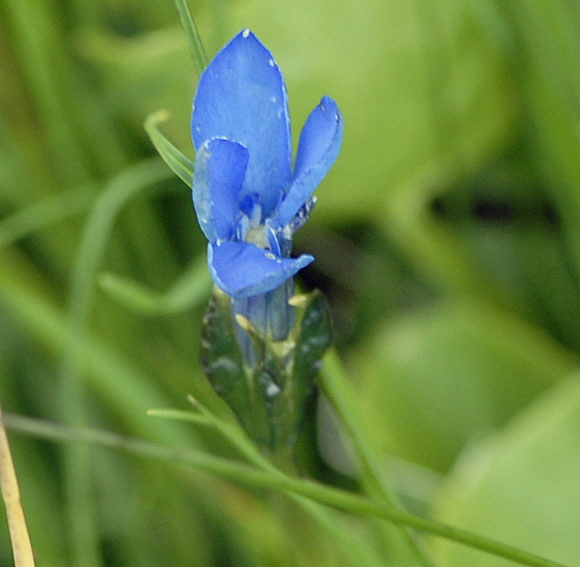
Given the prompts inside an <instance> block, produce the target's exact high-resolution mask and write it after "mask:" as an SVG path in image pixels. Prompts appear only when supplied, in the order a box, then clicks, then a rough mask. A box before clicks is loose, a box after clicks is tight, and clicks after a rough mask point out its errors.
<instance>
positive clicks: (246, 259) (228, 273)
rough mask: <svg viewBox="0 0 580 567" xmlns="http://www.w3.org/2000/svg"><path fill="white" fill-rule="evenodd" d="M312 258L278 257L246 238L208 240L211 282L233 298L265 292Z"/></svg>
mask: <svg viewBox="0 0 580 567" xmlns="http://www.w3.org/2000/svg"><path fill="white" fill-rule="evenodd" d="M313 260H314V258H313V257H312V256H310V255H308V254H303V255H302V256H300V257H299V258H295V259H294V258H278V257H276V256H274V254H272V253H271V252H268V251H267V250H263V249H261V248H258V247H257V246H256V245H254V244H250V243H248V242H224V243H223V244H221V245H217V244H209V246H208V263H209V271H210V273H211V276H212V278H213V281H214V282H215V284H216V285H217V286H218V287H219V288H221V289H222V290H223V291H225V292H226V293H227V294H228V295H230V296H232V297H236V298H240V297H249V296H252V295H258V294H260V293H267V292H268V291H272V290H273V289H275V288H277V287H278V286H279V285H281V284H282V283H284V282H285V281H286V280H287V279H288V278H291V277H292V276H293V275H294V274H295V273H296V272H298V271H299V270H301V269H302V268H304V267H305V266H307V265H308V264H310V262H312V261H313Z"/></svg>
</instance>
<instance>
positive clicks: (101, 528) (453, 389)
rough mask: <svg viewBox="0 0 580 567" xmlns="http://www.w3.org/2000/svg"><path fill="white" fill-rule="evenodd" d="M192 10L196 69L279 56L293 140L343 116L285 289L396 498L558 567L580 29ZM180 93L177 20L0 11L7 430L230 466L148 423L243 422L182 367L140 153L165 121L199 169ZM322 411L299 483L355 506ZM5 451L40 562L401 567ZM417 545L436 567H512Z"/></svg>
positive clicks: (259, 1)
mask: <svg viewBox="0 0 580 567" xmlns="http://www.w3.org/2000/svg"><path fill="white" fill-rule="evenodd" d="M191 9H192V12H193V14H194V16H195V18H196V21H197V23H198V26H199V29H200V32H201V37H202V39H203V41H204V44H205V49H206V52H207V53H208V54H209V55H211V54H213V53H214V52H215V51H216V49H218V48H219V47H220V46H221V45H222V44H223V43H224V42H225V41H226V40H227V39H229V38H230V37H231V36H232V35H233V34H234V33H236V32H237V31H238V30H239V29H241V28H242V27H250V28H252V29H253V31H255V32H256V34H257V35H258V36H259V37H260V38H261V40H262V41H264V43H265V44H266V45H268V47H269V48H270V49H271V50H272V52H273V53H274V54H275V56H276V58H277V60H278V63H279V64H280V66H281V68H282V69H283V71H284V73H285V76H286V80H287V83H288V90H289V97H290V108H291V114H292V119H293V124H295V128H294V134H295V138H296V137H297V136H296V134H297V131H298V125H300V124H302V123H303V121H304V118H305V117H306V115H307V113H308V111H309V110H310V109H311V108H312V107H313V106H314V104H315V103H316V102H317V101H318V99H319V98H320V97H321V96H322V95H323V94H328V95H330V96H332V97H333V98H334V99H335V100H337V101H338V103H339V105H340V107H341V110H342V112H343V115H344V118H345V139H344V145H343V149H342V153H341V155H340V157H339V160H338V162H337V164H336V165H335V167H334V168H333V170H332V172H331V174H330V175H329V176H328V178H327V179H326V180H325V181H324V182H323V184H322V185H321V187H320V188H319V190H318V191H317V195H318V197H319V203H318V205H317V207H316V209H315V210H314V212H313V214H312V217H311V220H310V221H309V223H308V224H307V225H306V226H305V227H304V228H303V229H302V230H301V231H300V232H299V233H298V234H297V238H296V248H297V249H299V250H300V251H302V250H303V251H307V252H310V253H313V254H314V255H315V256H316V258H317V261H316V263H315V264H314V265H313V266H312V268H309V269H308V270H306V271H305V273H304V274H303V277H302V284H303V286H304V287H305V288H310V287H313V286H317V287H320V288H321V289H322V290H323V291H324V292H325V293H326V295H327V297H328V299H329V301H330V305H331V311H332V313H333V317H334V322H335V341H336V344H337V345H338V348H339V352H340V355H341V357H342V358H343V359H344V360H345V362H346V366H347V368H348V369H349V373H350V375H351V377H352V380H353V385H354V388H353V390H352V391H353V392H355V393H356V400H355V404H356V405H357V406H358V407H359V409H360V412H359V415H360V416H362V417H363V418H364V420H365V423H364V428H365V431H367V433H368V434H369V436H370V442H372V444H373V445H374V446H375V447H377V448H378V449H379V450H380V452H381V456H382V458H383V460H384V462H383V461H381V465H384V471H385V474H386V475H387V476H388V477H389V478H390V479H391V482H392V484H393V485H394V487H395V489H396V490H397V491H398V493H399V495H400V496H401V498H402V499H403V500H404V501H405V502H406V503H408V504H409V506H411V507H412V508H413V509H414V510H417V511H420V512H430V513H432V514H433V515H434V516H435V517H440V518H442V519H445V520H446V521H447V522H449V523H451V524H456V525H459V526H462V527H465V528H469V529H472V530H474V531H476V532H478V533H481V534H487V535H493V536H495V537H497V538H499V539H501V540H504V541H507V542H509V543H511V544H514V545H517V546H519V547H522V548H523V549H528V550H530V551H534V552H537V553H540V554H544V555H548V556H550V557H551V558H553V559H555V560H559V561H562V562H568V563H573V562H574V561H576V560H577V558H578V557H579V556H580V547H579V546H580V543H579V540H578V538H577V537H576V534H577V533H578V531H579V530H580V516H579V515H578V513H577V510H578V509H579V508H580V484H579V483H578V481H577V478H578V474H579V472H580V458H579V457H578V455H580V447H579V441H578V440H579V439H580V391H579V389H578V386H577V382H578V364H579V355H580V139H579V125H580V59H579V58H578V55H577V54H578V53H580V4H578V3H577V2H571V1H567V0H534V1H533V2H519V1H517V0H508V1H501V0H496V1H493V0H473V1H471V2H464V1H461V0H437V1H429V0H408V1H401V0H365V1H363V2H361V1H360V0H334V1H330V0H321V1H319V2H310V1H306V0H294V1H293V2H268V1H267V0H237V1H228V0H199V1H195V2H191ZM195 82H196V71H195V66H194V65H193V64H192V62H191V57H190V54H189V52H188V48H187V43H186V39H185V35H184V33H183V30H182V29H181V28H180V26H179V23H178V18H177V14H176V11H175V7H174V5H173V3H172V2H171V1H170V0H167V1H160V0H150V1H144V0H141V1H137V0H60V1H59V0H30V1H26V2H23V1H21V0H5V1H4V2H2V3H1V4H0V214H1V219H0V257H1V261H0V399H1V400H2V405H3V409H4V411H5V412H11V413H19V414H23V415H27V416H33V417H40V418H43V419H49V420H51V421H55V422H62V423H66V424H72V425H90V426H91V427H95V428H102V429H107V430H113V431H117V432H119V433H122V434H126V435H131V436H135V437H140V438H145V439H148V440H151V441H156V442H159V443H163V444H166V445H168V446H170V447H188V448H199V449H201V450H204V451H209V452H212V453H216V454H218V455H225V456H229V455H231V453H232V448H231V447H230V446H229V445H228V444H227V443H225V442H224V440H223V437H222V436H221V435H219V434H218V433H217V432H216V431H215V430H212V429H211V428H209V429H208V428H197V427H195V426H192V425H191V424H185V423H181V422H175V421H170V420H164V419H160V418H156V417H152V416H147V415H146V411H147V410H148V409H150V408H181V409H189V407H190V406H189V403H188V402H187V401H186V395H187V394H193V395H194V396H195V398H196V399H197V400H199V401H200V402H201V403H202V404H203V405H204V406H205V407H206V408H208V409H209V410H210V411H211V412H212V414H215V415H216V416H219V417H220V418H223V419H226V420H232V422H233V418H232V416H231V414H230V413H229V412H228V410H227V409H226V407H225V406H224V405H223V403H222V402H221V401H220V400H219V399H218V398H217V397H216V396H215V395H214V393H213V392H212V391H211V388H210V387H209V385H208V384H207V383H206V381H205V379H204V377H203V375H202V371H201V368H200V363H199V343H200V329H201V318H202V315H203V311H204V308H205V303H206V302H207V299H208V298H209V293H210V282H209V276H208V275H207V273H206V271H205V268H204V265H205V241H204V238H203V235H202V234H201V232H200V230H199V229H198V227H197V224H196V220H195V216H194V213H193V208H192V206H191V202H190V196H189V192H188V190H187V187H186V186H185V185H184V184H183V183H182V182H181V181H180V180H179V179H177V178H176V177H175V176H174V175H173V174H172V173H171V172H170V171H169V169H168V168H167V167H166V166H165V165H164V164H163V163H162V161H161V160H160V159H159V158H158V157H156V153H155V151H154V149H153V147H152V145H151V143H150V141H149V139H148V138H147V135H146V133H145V130H144V128H143V123H144V121H145V119H146V117H147V116H148V115H149V114H150V113H151V112H154V111H157V110H159V109H161V108H166V109H168V110H169V111H170V119H169V120H168V121H167V122H166V123H164V124H163V125H162V126H161V127H162V129H163V131H164V132H165V134H166V135H167V136H168V137H169V138H170V139H171V140H172V141H173V142H174V143H175V144H176V145H177V146H178V147H179V148H180V149H181V150H182V151H183V152H184V153H185V154H186V155H189V156H192V149H191V144H190V141H189V113H190V107H191V99H192V96H193V92H194V89H195ZM312 414H313V415H312V420H311V422H312V423H310V424H309V431H310V433H311V435H313V434H314V432H315V429H316V427H318V429H319V432H320V440H321V441H320V452H321V453H322V455H323V456H324V460H323V459H322V458H321V457H320V456H318V455H317V454H316V452H315V451H314V450H313V448H312V446H308V444H307V443H306V441H305V442H304V443H305V448H304V453H305V455H304V456H303V458H304V459H305V460H307V461H308V464H307V466H306V468H307V470H309V473H310V474H312V475H313V476H315V477H317V478H320V479H323V480H325V481H331V480H332V481H333V482H337V483H339V484H341V483H342V484H344V485H346V486H350V485H351V484H352V479H351V478H350V477H349V471H350V470H351V463H350V461H349V457H348V455H349V451H348V447H346V448H345V447H343V446H342V445H341V443H340V442H339V441H337V436H338V435H339V434H338V433H337V432H336V430H335V428H334V425H333V424H334V421H333V419H332V418H331V417H330V416H328V415H327V412H325V411H321V412H320V416H321V417H320V418H319V419H318V424H316V423H315V420H316V416H315V415H314V414H315V408H313V409H312ZM307 429H308V427H307ZM11 442H12V444H13V451H14V457H15V462H16V466H17V472H18V475H19V479H20V483H21V490H22V493H23V501H24V507H25V511H26V513H27V516H28V519H29V523H30V528H31V535H32V540H33V544H34V547H35V550H36V553H37V556H38V560H39V564H41V565H54V566H61V565H69V564H70V565H83V566H87V567H92V566H99V565H111V566H114V565H119V566H121V565H122V566H130V565H140V566H143V567H146V566H148V565H151V566H154V565H155V566H157V565H160V564H170V565H192V564H195V565H200V566H204V565H208V566H210V565H232V566H243V565H272V566H286V565H288V566H289V565H308V566H311V565H316V566H318V565H321V566H325V565H329V566H331V565H332V566H334V565H352V564H353V563H352V561H353V557H356V558H360V560H361V561H364V563H361V564H365V565H366V564H368V565H373V564H384V563H382V562H381V561H380V559H378V558H381V557H383V558H384V557H390V559H389V561H391V563H392V564H393V565H396V564H397V557H393V553H394V555H396V554H397V553H398V551H395V552H393V550H392V549H391V550H390V551H389V550H385V549H382V548H381V546H380V542H384V539H382V538H381V537H378V536H377V533H378V532H380V531H381V528H379V527H378V526H377V525H375V524H374V523H373V522H370V523H365V522H364V520H360V519H354V518H351V517H348V516H346V515H343V514H339V513H336V514H335V513H334V512H332V517H330V516H329V515H328V514H330V513H329V512H325V513H324V514H322V513H321V512H320V510H318V509H316V510H313V509H312V508H308V506H306V507H305V506H303V505H301V504H299V503H296V502H291V503H289V502H284V503H280V502H275V503H274V504H277V505H280V504H281V508H280V507H278V509H284V510H285V513H284V514H276V513H275V512H273V509H276V506H273V502H272V500H273V497H272V496H271V495H269V494H266V493H264V492H262V491H260V490H247V489H244V488H240V487H239V486H237V485H236V484H235V483H229V482H225V481H222V480H219V479H217V478H214V477H212V476H209V475H204V474H201V473H195V472H191V471H190V470H184V469H181V468H176V467H174V466H168V465H166V464H162V463H154V462H149V461H141V460H138V459H136V458H132V457H127V456H122V455H119V454H117V453H114V452H111V451H106V450H103V449H98V448H95V447H92V446H91V445H90V444H86V445H80V446H68V445H59V444H57V445H55V444H48V443H46V442H43V441H40V440H35V439H31V438H26V437H24V436H21V435H19V434H18V433H16V432H14V433H13V434H11ZM310 445H313V444H312V443H311V444H310ZM329 463H330V464H329ZM335 467H336V468H338V469H339V470H341V471H343V473H344V474H343V475H342V476H341V474H339V473H337V472H336V470H335ZM274 500H275V498H274ZM369 524H370V525H369ZM337 526H338V527H337ZM4 527H5V520H4V519H2V520H0V565H1V566H4V565H6V566H8V565H10V564H11V554H10V549H9V542H8V536H7V530H5V529H4ZM341 530H342V531H341ZM345 533H350V534H351V535H350V537H349V538H345V535H344V534H345ZM339 542H341V544H339ZM377 542H379V543H377ZM428 543H429V545H431V544H432V545H431V548H432V555H433V558H434V561H435V563H436V564H438V565H457V566H460V565H481V566H493V567H495V566H499V565H504V564H505V565H507V563H506V562H502V561H500V560H499V559H494V558H492V557H490V556H489V555H484V554H482V553H480V552H476V551H473V550H469V549H466V548H463V547H459V546H457V545H455V544H451V543H447V542H444V541H441V540H438V541H433V542H428ZM393 549H396V550H397V549H399V548H396V547H395V548H393ZM399 560H400V561H401V562H402V564H405V563H404V558H401V557H399Z"/></svg>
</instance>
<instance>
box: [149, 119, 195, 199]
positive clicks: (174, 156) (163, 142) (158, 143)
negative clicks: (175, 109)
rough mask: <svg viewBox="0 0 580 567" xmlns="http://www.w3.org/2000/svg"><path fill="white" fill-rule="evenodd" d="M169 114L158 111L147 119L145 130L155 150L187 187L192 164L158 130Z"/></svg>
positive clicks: (191, 180)
mask: <svg viewBox="0 0 580 567" xmlns="http://www.w3.org/2000/svg"><path fill="white" fill-rule="evenodd" d="M168 118H169V114H168V112H167V111H165V110H159V111H157V112H154V113H153V114H151V115H149V116H148V117H147V120H146V121H145V130H146V131H147V134H149V138H151V141H152V142H153V145H154V146H155V149H156V150H157V151H158V152H159V155H160V156H161V157H162V158H163V161H165V163H166V164H167V165H168V166H169V168H170V169H171V171H173V173H175V174H176V175H177V176H178V177H179V178H180V179H181V180H182V181H183V182H184V183H185V184H186V185H187V186H188V187H191V184H192V183H193V162H192V161H191V160H190V159H188V158H187V157H186V156H184V155H183V154H182V153H181V152H180V151H179V150H178V149H177V148H176V147H175V146H174V145H173V144H172V143H171V142H170V141H169V140H168V139H167V138H166V137H165V136H164V135H163V134H162V133H161V131H160V130H159V128H158V125H159V124H160V123H162V122H165V121H166V120H167V119H168Z"/></svg>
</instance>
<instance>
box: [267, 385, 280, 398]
mask: <svg viewBox="0 0 580 567" xmlns="http://www.w3.org/2000/svg"><path fill="white" fill-rule="evenodd" d="M281 391H282V390H281V389H280V387H279V386H278V385H276V384H274V382H270V383H269V384H268V387H267V388H266V396H268V397H269V398H273V397H274V396H277V395H278V394H279V393H280V392H281Z"/></svg>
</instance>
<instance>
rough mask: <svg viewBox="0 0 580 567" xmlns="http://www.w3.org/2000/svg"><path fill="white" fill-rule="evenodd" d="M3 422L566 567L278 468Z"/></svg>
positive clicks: (16, 420) (546, 566) (15, 419)
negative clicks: (291, 475) (287, 473)
mask: <svg viewBox="0 0 580 567" xmlns="http://www.w3.org/2000/svg"><path fill="white" fill-rule="evenodd" d="M5 423H6V425H7V426H8V427H9V428H11V429H14V430H18V431H21V432H23V433H27V434H29V435H34V436H36V437H41V438H45V439H50V440H52V441H58V442H77V443H79V442H80V443H88V444H92V445H98V446H101V447H106V448H109V449H116V450H122V451H125V452H127V453H130V454H133V455H138V456H141V457H148V458H153V459H156V460H161V461H165V462H168V463H176V464H179V465H183V466H189V467H194V468H196V469H198V470H201V471H203V472H207V473H210V474H214V475H218V476H221V477H222V478H225V479H227V480H230V481H233V482H236V483H239V484H244V485H248V486H253V487H259V488H270V489H274V490H279V491H281V492H284V493H286V494H290V495H299V496H303V497H306V498H308V499H310V500H314V501H316V502H319V503H321V504H326V505H327V506H331V507H333V508H337V509H340V510H343V511H345V512H349V513H351V514H354V515H357V516H369V517H375V518H382V519H383V520H387V521H389V522H391V523H392V524H395V525H398V526H405V527H409V528H414V529H417V530H420V531H422V532H425V533H429V534H432V535H435V536H438V537H442V538H444V539H448V540H450V541H455V542H457V543H460V544H462V545H466V546H468V547H472V548H474V549H479V550H480V551H483V552H486V553H489V554H492V555H495V556H497V557H502V558H504V559H509V560H511V561H514V562H516V563H519V564H521V565H528V566H530V567H566V566H565V565H563V564H562V563H557V562H555V561H551V560H549V559H545V558H542V557H539V556H537V555H534V554H532V553H528V552H526V551H523V550H520V549H517V548H515V547H513V546H510V545H506V544H504V543H501V542H498V541H495V540H493V539H489V538H486V537H483V536H480V535H477V534H474V533H471V532H468V531H466V530H461V529H458V528H454V527H452V526H448V525H446V524H443V523H441V522H438V521H437V520H431V519H429V518H423V517H421V516H416V515H414V514H411V513H409V512H406V511H404V510H398V509H395V508H393V507H392V506H389V505H386V504H384V503H382V502H374V501H372V500H370V499H369V498H366V497H363V496H359V495H357V494H352V493H349V492H346V491H344V490H340V489H337V488H333V487H329V486H324V485H321V484H318V483H316V482H313V481H309V480H303V479H299V478H293V477H289V476H286V475H285V474H283V473H282V472H279V471H265V470H257V469H255V468H254V467H251V466H248V465H246V464H243V463H239V462H235V461H231V460H228V459H224V458H221V457H216V456H213V455H210V454H207V453H203V452H200V451H194V450H180V449H173V448H170V447H164V446H162V445H158V444H155V443H150V442H146V441H141V440H139V439H133V438H128V437H122V436H119V435H115V434H113V433H109V432H105V431H99V430H95V429H89V428H80V427H67V426H63V425H60V424H56V423H51V422H47V421H42V420H36V419H31V418H26V417H21V416H14V415H7V416H6V417H5Z"/></svg>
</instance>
